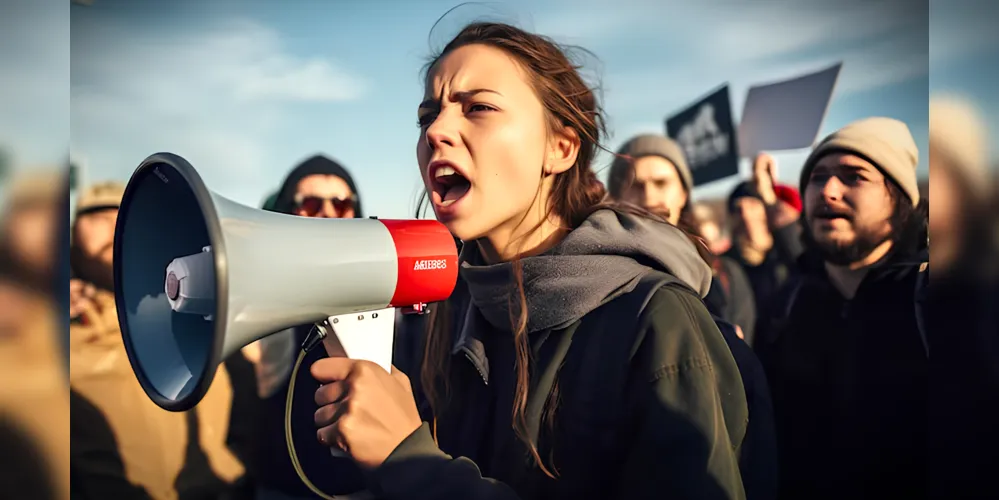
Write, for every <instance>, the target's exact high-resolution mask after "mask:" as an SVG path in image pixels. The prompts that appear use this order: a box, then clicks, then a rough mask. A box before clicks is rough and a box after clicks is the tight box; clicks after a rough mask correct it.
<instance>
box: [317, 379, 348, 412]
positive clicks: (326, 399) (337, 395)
mask: <svg viewBox="0 0 999 500" xmlns="http://www.w3.org/2000/svg"><path fill="white" fill-rule="evenodd" d="M347 390H348V387H347V382H346V381H345V380H339V381H336V382H330V383H328V384H323V385H321V386H319V389H316V405H317V406H326V405H328V404H333V403H337V402H339V401H340V400H341V399H343V397H344V396H346V395H347Z"/></svg>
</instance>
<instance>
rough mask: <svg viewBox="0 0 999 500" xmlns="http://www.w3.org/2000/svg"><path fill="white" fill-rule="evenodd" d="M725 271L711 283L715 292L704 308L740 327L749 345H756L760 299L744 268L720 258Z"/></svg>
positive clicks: (719, 273)
mask: <svg viewBox="0 0 999 500" xmlns="http://www.w3.org/2000/svg"><path fill="white" fill-rule="evenodd" d="M718 264H719V267H720V268H721V269H720V270H719V272H716V273H715V276H714V279H712V280H711V291H710V292H709V293H708V296H707V297H705V298H704V305H706V306H707V307H708V310H709V311H711V314H714V315H715V316H718V317H719V318H722V319H724V320H725V321H728V322H729V323H731V324H733V325H738V326H739V327H740V328H741V329H742V334H743V337H744V340H745V342H746V344H748V345H753V338H754V334H755V331H756V299H755V295H754V293H753V287H752V285H751V284H750V282H749V278H748V277H747V276H746V273H745V271H743V270H742V266H741V265H740V264H739V262H737V261H736V260H735V259H732V258H731V257H728V256H720V257H718Z"/></svg>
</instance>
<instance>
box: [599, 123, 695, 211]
mask: <svg viewBox="0 0 999 500" xmlns="http://www.w3.org/2000/svg"><path fill="white" fill-rule="evenodd" d="M644 156H659V157H662V158H665V159H667V160H669V161H670V162H671V163H672V164H673V165H675V166H676V171H677V173H679V174H680V180H682V181H683V187H684V189H686V190H687V192H688V193H689V192H690V190H691V189H692V188H693V186H694V177H693V176H692V175H691V174H690V167H688V166H687V157H686V156H685V155H684V154H683V149H682V148H681V147H680V145H679V144H677V143H676V141H674V140H673V139H670V138H669V137H666V136H663V135H657V134H644V135H639V136H636V137H633V138H632V139H631V140H629V141H628V142H626V143H625V144H624V145H623V146H621V149H619V150H618V152H617V157H616V158H614V162H613V163H612V164H611V170H610V174H609V176H608V184H609V186H608V188H609V191H610V193H611V194H612V195H615V196H616V195H618V194H620V193H619V191H620V189H621V187H622V184H623V183H624V182H625V180H626V179H627V177H628V175H630V173H631V169H632V163H633V162H634V160H637V159H639V158H642V157H644Z"/></svg>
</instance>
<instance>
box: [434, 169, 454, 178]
mask: <svg viewBox="0 0 999 500" xmlns="http://www.w3.org/2000/svg"><path fill="white" fill-rule="evenodd" d="M447 175H457V172H455V171H454V169H453V168H451V167H440V168H438V169H437V170H436V171H435V172H434V177H435V178H438V179H439V178H441V177H444V176H447Z"/></svg>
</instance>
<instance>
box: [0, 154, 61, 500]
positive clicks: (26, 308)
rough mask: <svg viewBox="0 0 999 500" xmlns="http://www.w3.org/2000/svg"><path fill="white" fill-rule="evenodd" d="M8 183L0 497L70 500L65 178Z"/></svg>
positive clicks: (0, 344) (2, 237)
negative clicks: (57, 285) (60, 289)
mask: <svg viewBox="0 0 999 500" xmlns="http://www.w3.org/2000/svg"><path fill="white" fill-rule="evenodd" d="M8 182H9V185H8V186H7V189H6V193H5V194H6V197H5V200H4V201H5V203H4V206H3V211H2V212H0V459H2V462H3V464H4V467H3V470H2V472H0V488H2V489H0V491H2V493H0V495H2V496H5V497H7V496H9V497H11V498H51V499H56V498H67V497H68V495H69V492H70V486H69V477H70V446H69V426H70V408H69V405H68V402H69V397H68V390H67V387H66V372H65V366H66V364H65V354H64V351H63V346H62V345H61V343H60V342H59V341H58V336H57V333H58V332H59V331H60V327H61V325H60V324H59V322H58V321H57V309H56V308H55V304H54V301H53V300H52V282H53V280H55V273H54V272H53V270H54V268H55V266H54V263H55V261H56V255H57V254H58V252H57V248H58V247H57V246H56V241H57V235H58V234H59V233H58V228H59V224H58V220H59V219H60V217H61V216H62V214H61V213H59V212H58V210H59V209H60V208H61V206H62V204H61V203H60V202H61V195H63V193H64V191H63V187H64V186H65V184H64V177H63V176H62V175H60V173H59V172H58V171H56V170H55V169H52V170H51V171H50V170H48V169H45V170H41V169H35V170H34V171H32V170H27V171H23V172H17V173H14V174H13V175H12V178H10V179H9V180H8ZM46 282H48V284H46Z"/></svg>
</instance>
